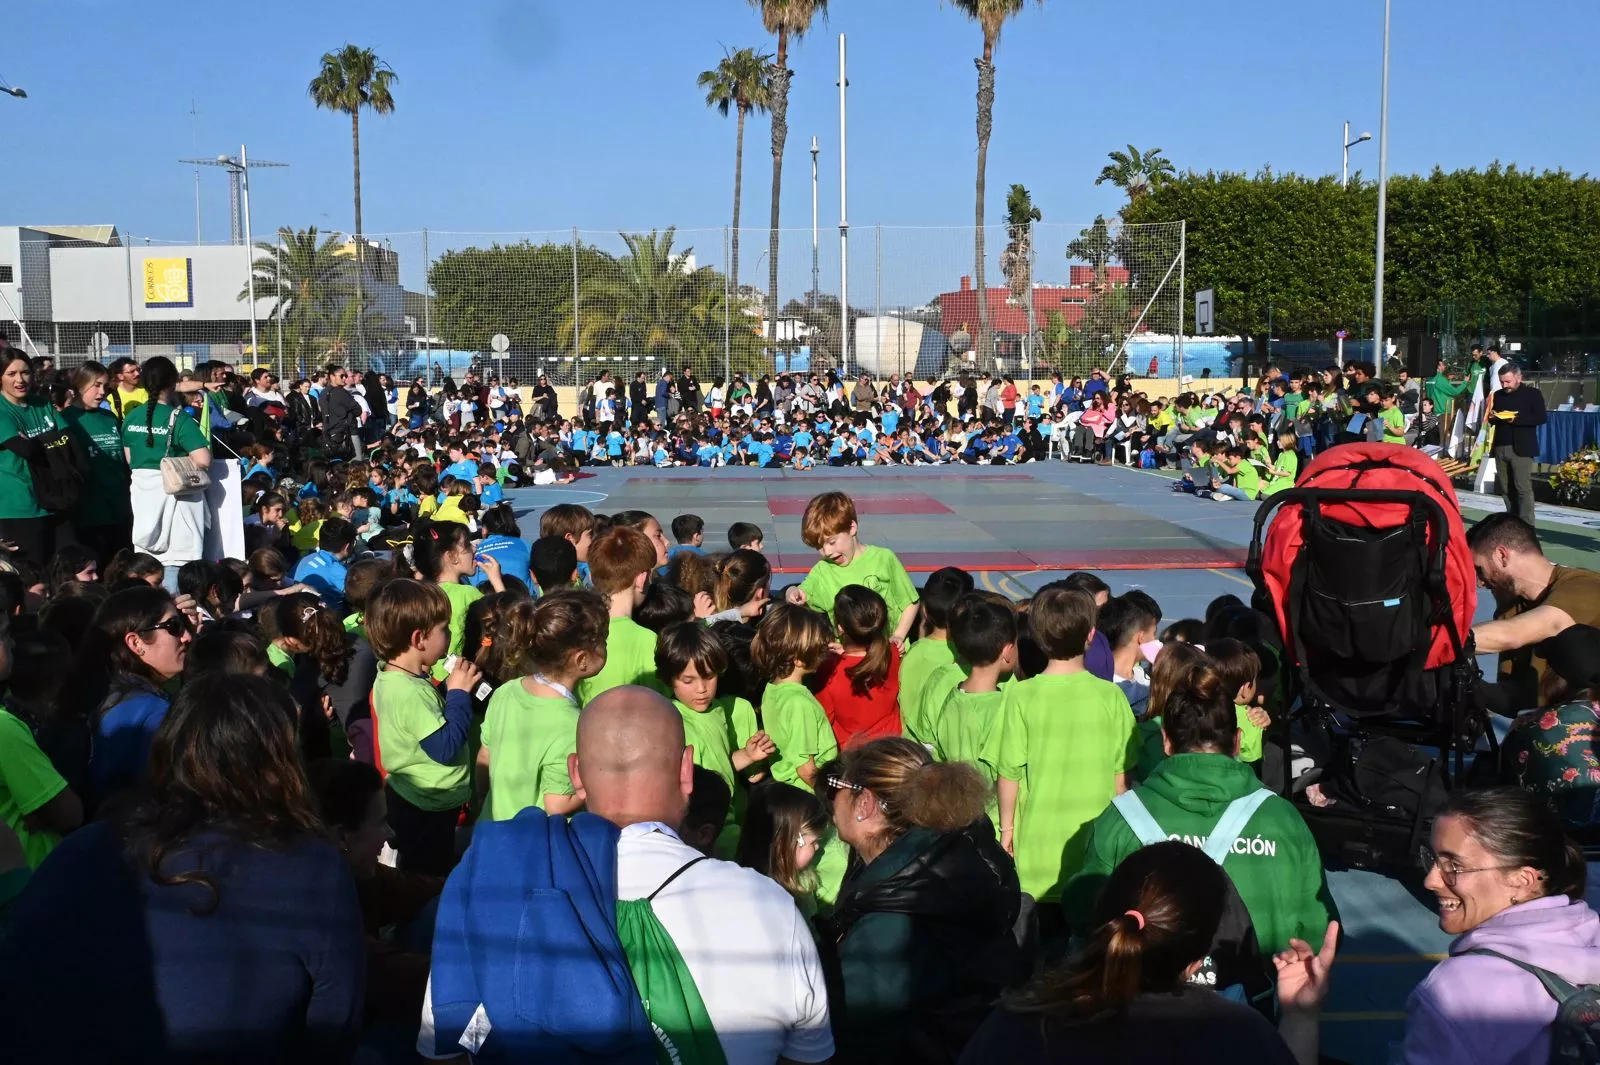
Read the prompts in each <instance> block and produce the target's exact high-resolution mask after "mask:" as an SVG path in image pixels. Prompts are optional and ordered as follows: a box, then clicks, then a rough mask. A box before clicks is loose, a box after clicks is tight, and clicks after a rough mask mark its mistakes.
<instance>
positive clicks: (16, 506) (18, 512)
mask: <svg viewBox="0 0 1600 1065" xmlns="http://www.w3.org/2000/svg"><path fill="white" fill-rule="evenodd" d="M63 425H65V423H64V422H63V421H62V420H61V415H59V414H57V413H56V409H55V408H54V407H52V406H51V405H50V404H48V403H46V402H44V401H43V400H36V399H31V398H30V399H29V400H28V401H27V402H26V403H12V402H11V401H10V400H8V399H0V444H4V443H5V442H6V441H8V440H10V439H11V438H12V437H16V436H23V437H35V436H40V435H42V434H44V433H48V432H50V431H51V430H52V429H59V428H61V427H62V426H63ZM44 516H45V511H44V508H42V507H40V506H39V500H38V497H36V496H35V495H34V494H33V474H32V473H30V472H29V470H28V463H27V460H26V459H24V458H23V457H22V456H21V455H18V454H17V453H16V452H15V451H12V450H10V449H9V448H5V447H0V518H42V517H44Z"/></svg>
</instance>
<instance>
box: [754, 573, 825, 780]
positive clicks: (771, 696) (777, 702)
mask: <svg viewBox="0 0 1600 1065" xmlns="http://www.w3.org/2000/svg"><path fill="white" fill-rule="evenodd" d="M829 635H830V634H829V631H828V621H827V619H826V618H825V617H823V616H822V615H821V614H819V613H817V612H816V611H815V610H812V609H811V608H810V607H804V606H798V605H796V604H794V603H781V604H779V605H778V606H775V607H773V608H772V609H771V610H768V611H767V616H766V617H764V618H762V619H761V625H760V626H759V627H758V628H757V629H756V636H755V639H754V640H752V641H750V661H751V664H752V665H753V666H754V667H755V669H756V672H757V673H758V674H759V675H760V676H762V677H764V678H765V679H766V681H767V686H766V688H765V689H764V690H763V691H762V693H761V719H762V721H763V722H764V723H765V725H766V726H767V735H768V736H769V737H771V740H772V743H773V744H774V745H775V746H776V747H777V760H776V761H774V762H773V764H772V776H773V779H774V780H781V781H782V782H783V783H785V784H793V785H795V786H796V787H801V788H805V789H806V790H807V791H815V790H816V781H817V767H818V766H820V765H823V764H824V763H827V762H830V761H832V760H833V759H834V758H836V757H838V754H839V741H838V740H837V739H836V738H835V737H834V734H833V725H832V724H830V723H829V721H828V715H827V713H826V712H825V711H824V710H823V709H822V704H821V703H820V702H818V701H817V697H816V696H815V695H812V694H811V692H810V691H809V690H808V689H807V688H806V686H805V685H804V684H803V683H802V681H804V680H805V678H806V675H807V674H810V673H814V672H816V669H817V667H818V666H820V665H821V664H822V660H823V658H824V657H825V656H826V655H827V653H828V640H829Z"/></svg>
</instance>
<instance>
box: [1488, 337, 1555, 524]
mask: <svg viewBox="0 0 1600 1065" xmlns="http://www.w3.org/2000/svg"><path fill="white" fill-rule="evenodd" d="M1499 372H1500V388H1499V390H1498V391H1497V392H1494V393H1492V394H1491V395H1490V397H1489V420H1490V421H1491V422H1492V423H1493V425H1494V437H1493V439H1491V440H1490V441H1489V453H1490V455H1492V456H1493V457H1494V463H1495V480H1496V481H1498V482H1499V485H1500V494H1501V495H1502V496H1504V497H1505V501H1506V513H1507V514H1515V515H1516V516H1517V517H1519V518H1521V519H1522V520H1523V521H1525V522H1527V523H1528V524H1529V525H1533V524H1534V520H1533V460H1534V459H1535V458H1537V457H1538V456H1539V434H1538V427H1539V426H1541V425H1543V424H1544V420H1545V411H1544V393H1542V392H1540V391H1539V390H1538V389H1537V388H1523V387H1522V369H1521V367H1519V366H1517V365H1516V363H1513V362H1501V363H1500V370H1499Z"/></svg>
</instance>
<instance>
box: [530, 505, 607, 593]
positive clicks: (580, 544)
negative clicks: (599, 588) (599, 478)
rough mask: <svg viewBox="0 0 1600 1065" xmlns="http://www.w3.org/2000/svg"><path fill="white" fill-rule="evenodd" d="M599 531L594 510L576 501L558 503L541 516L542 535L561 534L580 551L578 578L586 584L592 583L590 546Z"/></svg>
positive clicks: (540, 533)
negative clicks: (581, 505)
mask: <svg viewBox="0 0 1600 1065" xmlns="http://www.w3.org/2000/svg"><path fill="white" fill-rule="evenodd" d="M597 532H598V530H597V529H596V528H595V518H594V511H592V510H590V509H589V508H588V507H580V506H579V505H578V504H576V503H557V504H556V505H555V506H553V507H551V508H550V509H549V510H547V511H545V512H544V513H543V514H541V515H540V516H539V535H540V536H541V537H543V536H559V537H561V538H562V539H564V540H570V541H571V542H572V547H573V550H575V551H577V553H578V579H579V580H580V581H582V582H583V583H584V584H589V583H590V578H589V548H590V546H591V545H592V544H593V543H594V540H595V536H596V533H597Z"/></svg>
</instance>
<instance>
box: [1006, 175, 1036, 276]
mask: <svg viewBox="0 0 1600 1065" xmlns="http://www.w3.org/2000/svg"><path fill="white" fill-rule="evenodd" d="M1043 217H1044V212H1043V211H1040V210H1039V208H1037V207H1035V206H1034V204H1033V197H1032V196H1031V195H1029V193H1028V190H1027V188H1026V187H1024V186H1022V185H1012V186H1011V191H1010V192H1009V193H1007V194H1006V247H1005V250H1004V251H1002V252H1001V253H1000V272H1001V273H1002V274H1004V275H1005V277H1006V283H1007V284H1009V285H1010V286H1011V292H1012V294H1013V295H1015V296H1016V297H1017V298H1018V299H1022V298H1023V297H1024V296H1025V295H1026V294H1027V292H1028V287H1029V285H1030V284H1031V282H1032V278H1031V277H1030V276H1029V268H1030V266H1031V265H1032V260H1033V223H1035V222H1037V221H1039V220H1040V219H1041V218H1043Z"/></svg>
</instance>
